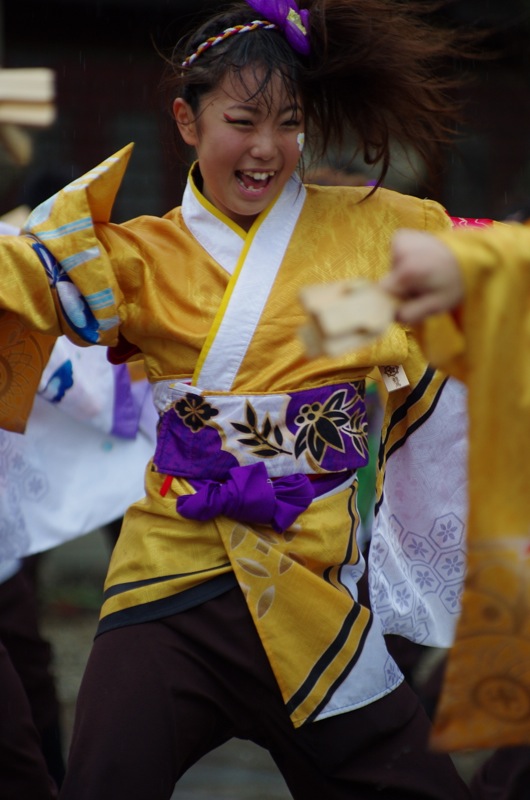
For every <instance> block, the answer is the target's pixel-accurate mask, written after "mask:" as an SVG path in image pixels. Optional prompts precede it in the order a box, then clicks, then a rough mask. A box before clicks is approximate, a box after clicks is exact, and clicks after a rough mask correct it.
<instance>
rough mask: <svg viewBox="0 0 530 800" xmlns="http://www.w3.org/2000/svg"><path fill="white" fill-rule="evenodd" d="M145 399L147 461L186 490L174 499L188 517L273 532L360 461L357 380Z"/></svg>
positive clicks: (188, 391) (362, 436)
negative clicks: (149, 436)
mask: <svg viewBox="0 0 530 800" xmlns="http://www.w3.org/2000/svg"><path fill="white" fill-rule="evenodd" d="M154 397H155V403H156V404H157V407H158V408H159V410H160V411H161V412H162V415H161V419H160V423H159V429H158V437H157V447H156V452H155V455H154V459H153V460H154V465H155V467H156V469H157V470H158V472H161V473H164V474H166V475H168V476H173V477H182V478H186V479H187V480H189V481H190V483H191V484H192V486H193V487H194V489H195V490H196V491H195V494H190V495H185V496H181V497H179V498H178V501H177V510H178V512H179V514H181V516H183V517H186V518H189V519H196V520H209V519H213V518H214V517H216V516H218V515H220V514H222V515H223V516H227V517H230V518H231V519H235V520H239V521H241V522H249V523H258V524H264V525H271V527H272V528H273V529H274V530H276V531H278V532H281V531H284V530H285V529H286V528H288V527H289V526H290V525H292V524H293V522H294V521H295V520H296V518H297V517H298V516H299V514H301V513H302V511H305V509H306V508H308V506H309V505H310V504H311V502H312V501H313V499H314V498H315V497H316V496H319V495H321V494H322V493H324V492H325V491H327V490H328V489H329V490H333V489H336V488H337V487H338V486H340V485H341V484H343V483H344V482H345V481H347V480H348V476H350V475H351V473H352V472H353V471H354V470H355V469H357V468H359V467H362V466H365V464H366V463H367V461H368V446H367V432H366V429H367V420H366V410H365V404H364V381H359V382H356V383H347V384H341V385H339V386H336V385H335V386H325V387H319V388H317V389H307V390H302V391H299V392H293V393H288V394H287V393H285V394H281V395H280V394H276V395H244V396H242V395H228V394H226V395H214V394H209V393H207V392H203V393H199V392H198V390H197V389H195V388H193V387H190V386H187V385H186V384H171V383H169V382H164V383H162V384H158V385H156V386H155V389H154ZM314 479H316V482H315V480H314ZM321 483H322V484H323V485H322V486H320V485H319V484H321Z"/></svg>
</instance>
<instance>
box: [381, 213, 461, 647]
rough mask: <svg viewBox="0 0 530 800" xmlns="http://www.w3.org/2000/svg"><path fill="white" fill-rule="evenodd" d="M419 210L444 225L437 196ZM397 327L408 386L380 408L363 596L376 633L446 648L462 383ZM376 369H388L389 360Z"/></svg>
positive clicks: (456, 546) (455, 589)
mask: <svg viewBox="0 0 530 800" xmlns="http://www.w3.org/2000/svg"><path fill="white" fill-rule="evenodd" d="M424 216H425V218H424V225H423V227H424V230H427V231H431V232H436V231H441V230H447V229H450V227H451V224H452V223H451V219H450V218H449V216H448V215H447V214H446V213H445V211H444V210H443V209H442V208H441V206H439V205H438V204H436V203H431V202H428V201H427V202H425V203H424ZM400 222H401V221H400ZM401 226H402V227H406V226H407V221H406V220H405V221H404V224H403V223H401ZM409 227H411V226H410V225H409ZM398 333H399V334H400V336H401V337H402V338H403V339H404V340H405V347H404V354H403V356H402V360H401V361H400V363H399V364H397V365H395V367H394V369H395V370H396V372H397V368H398V366H400V367H401V370H402V374H404V375H406V379H407V382H408V385H406V386H403V385H402V386H401V387H400V388H398V387H399V384H398V387H396V389H395V390H393V391H390V392H389V394H388V399H387V401H386V406H385V413H384V421H383V425H382V431H381V444H380V449H379V457H378V470H377V487H376V504H375V513H374V522H373V527H372V537H371V543H370V549H369V570H368V575H369V586H370V598H371V604H372V608H373V610H374V612H375V613H376V614H377V615H378V616H379V618H380V619H381V622H382V627H383V631H384V632H385V633H395V634H400V635H402V636H405V637H407V638H408V639H411V640H412V641H415V642H417V643H420V644H427V645H431V646H436V647H447V646H448V645H450V644H451V642H452V640H453V636H454V630H455V625H456V621H457V619H458V615H459V612H460V596H461V591H462V584H463V578H464V570H465V531H466V516H467V495H466V459H467V414H466V398H465V388H464V387H463V386H462V385H461V384H459V383H458V381H456V380H454V379H448V377H447V375H445V374H444V373H442V372H440V371H438V370H436V369H434V368H433V367H432V366H431V365H430V364H429V363H428V360H427V359H426V358H425V355H424V354H423V353H422V351H421V348H420V345H419V343H418V340H417V337H416V332H415V331H414V330H412V329H409V328H406V327H400V328H399V330H398ZM382 366H383V367H384V368H385V371H386V374H387V376H388V375H389V374H390V376H391V375H392V366H391V365H382ZM396 377H397V376H396Z"/></svg>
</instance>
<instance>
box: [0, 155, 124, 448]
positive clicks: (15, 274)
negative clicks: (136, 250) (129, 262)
mask: <svg viewBox="0 0 530 800" xmlns="http://www.w3.org/2000/svg"><path fill="white" fill-rule="evenodd" d="M131 150H132V145H129V146H128V147H126V148H124V149H123V150H121V151H119V152H118V153H116V155H114V156H112V157H111V158H108V159H107V160H106V161H104V162H103V163H102V164H100V165H99V166H98V167H97V168H96V169H94V170H92V171H91V172H88V173H86V174H85V175H83V176H82V177H81V178H79V179H78V180H75V181H73V182H72V183H71V184H69V185H68V186H66V187H65V188H64V189H62V190H61V191H60V192H58V193H57V194H55V195H54V196H53V197H51V198H49V199H48V200H46V201H45V202H44V203H42V204H41V205H39V206H38V207H37V208H36V209H34V211H33V212H32V213H31V214H30V216H29V218H28V220H27V222H26V223H25V224H24V226H23V228H22V230H21V233H20V235H19V236H5V237H2V241H1V246H0V262H1V266H2V278H3V280H2V286H1V287H0V309H1V312H0V363H1V364H2V369H1V374H0V426H1V427H4V428H7V429H9V430H14V431H19V432H20V431H23V430H24V427H25V424H26V421H27V417H28V415H29V413H30V411H31V406H32V403H33V397H34V395H35V391H36V389H37V387H38V383H39V380H40V377H41V374H42V370H43V368H44V366H45V364H46V362H47V360H48V357H49V355H50V352H51V349H52V347H53V344H54V342H55V340H56V338H57V337H58V336H60V335H62V334H66V335H67V336H68V337H69V338H70V339H71V340H72V341H74V342H76V343H77V344H85V345H86V344H102V345H114V344H116V342H117V338H118V329H119V324H120V318H119V306H120V302H121V294H120V290H119V287H118V284H117V281H116V278H115V275H114V272H113V268H112V263H111V259H110V256H109V253H108V252H106V251H105V249H104V248H103V247H101V246H100V244H99V242H98V239H97V236H96V232H95V224H96V223H106V222H108V221H109V218H110V214H111V211H112V206H113V203H114V200H115V197H116V194H117V191H118V189H119V186H120V184H121V181H122V178H123V174H124V172H125V169H126V166H127V162H128V159H129V157H130V153H131Z"/></svg>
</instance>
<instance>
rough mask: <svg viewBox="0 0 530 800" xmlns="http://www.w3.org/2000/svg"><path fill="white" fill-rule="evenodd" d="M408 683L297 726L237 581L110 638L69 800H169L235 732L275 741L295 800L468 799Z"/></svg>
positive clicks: (81, 735) (75, 750) (88, 686)
mask: <svg viewBox="0 0 530 800" xmlns="http://www.w3.org/2000/svg"><path fill="white" fill-rule="evenodd" d="M428 730H429V721H428V718H427V716H426V714H425V712H424V711H423V709H422V708H421V706H420V704H419V702H418V699H417V697H416V695H415V694H414V693H413V692H412V690H411V689H410V688H409V687H408V686H407V685H406V684H403V685H402V686H401V687H400V688H399V689H398V690H396V691H394V692H393V693H391V694H390V695H388V696H387V697H385V698H383V699H381V700H378V701H377V702H375V703H372V704H371V705H369V706H367V707H365V708H361V709H359V710H356V711H352V712H349V713H347V714H342V715H339V716H335V717H332V718H329V719H326V720H323V721H320V722H314V723H309V724H307V725H304V726H303V727H302V728H300V729H294V728H293V726H292V723H291V721H290V719H289V716H288V714H287V712H286V709H285V706H284V703H283V700H282V697H281V695H280V692H279V690H278V686H277V684H276V681H275V678H274V675H273V674H272V671H271V668H270V665H269V662H268V660H267V657H266V655H265V652H264V650H263V646H262V644H261V642H260V640H259V637H258V635H257V633H256V630H255V628H254V625H253V622H252V619H251V617H250V615H249V612H248V609H247V606H246V603H245V600H244V598H243V596H242V594H241V591H240V590H239V588H235V589H232V590H230V591H228V592H226V593H224V594H223V595H221V596H219V597H217V598H215V599H213V600H210V601H209V602H207V603H204V604H202V605H200V606H197V607H195V608H192V609H190V610H189V611H186V612H183V613H180V614H176V615H175V616H173V617H168V618H165V619H160V620H157V621H154V622H149V623H145V624H139V625H132V626H128V627H124V628H119V629H116V630H112V631H109V632H107V633H104V634H102V635H100V636H99V637H98V638H97V639H96V640H95V643H94V646H93V650H92V653H91V655H90V658H89V661H88V665H87V670H86V673H85V676H84V679H83V682H82V685H81V689H80V693H79V697H78V705H77V711H76V718H75V723H74V732H73V739H72V744H71V750H70V756H69V762H68V768H67V774H66V778H65V782H64V784H63V788H62V791H61V794H60V798H61V800H94V799H95V798H97V800H116V798H125V797H126V798H127V800H145V798H147V797H148V798H149V800H169V798H170V797H171V794H172V792H173V789H174V786H175V783H176V782H177V781H178V778H179V777H180V776H181V775H182V774H183V773H184V772H185V771H186V770H187V769H188V768H189V767H191V766H192V765H193V764H194V763H195V762H197V761H198V760H199V759H200V758H201V757H202V756H203V755H205V754H206V753H207V752H209V751H211V750H213V749H214V748H216V747H218V746H219V745H221V744H222V743H224V742H226V741H228V740H229V739H230V738H233V737H237V738H241V739H248V740H251V741H253V742H255V743H256V744H258V745H260V746H261V747H264V748H266V749H267V750H268V751H269V752H270V753H271V755H272V757H273V759H274V760H275V762H276V764H277V765H278V768H279V769H280V771H281V773H282V774H283V776H284V778H285V780H286V782H287V785H288V786H289V789H290V791H291V793H292V796H293V797H294V798H295V800H324V798H325V800H346V799H347V800H352V799H353V798H355V800H372V799H373V800H414V799H415V798H416V799H417V800H420V798H421V799H422V800H466V798H469V793H468V791H467V788H466V787H465V784H464V783H463V782H462V781H461V780H460V778H459V776H458V774H457V772H456V770H455V768H454V767H453V764H452V762H451V760H450V758H449V757H448V756H447V755H443V754H433V753H430V752H428V750H427V748H426V740H427V736H428Z"/></svg>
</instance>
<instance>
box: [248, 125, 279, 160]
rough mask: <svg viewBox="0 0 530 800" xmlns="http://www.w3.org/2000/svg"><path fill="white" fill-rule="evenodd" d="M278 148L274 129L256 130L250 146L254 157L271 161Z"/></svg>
mask: <svg viewBox="0 0 530 800" xmlns="http://www.w3.org/2000/svg"><path fill="white" fill-rule="evenodd" d="M277 149H278V147H277V144H276V137H275V134H274V132H273V131H269V130H259V131H256V133H255V136H254V139H253V141H252V146H251V148H250V154H251V156H252V158H256V159H260V160H261V161H270V160H271V159H272V158H274V156H275V155H276V152H277Z"/></svg>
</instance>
